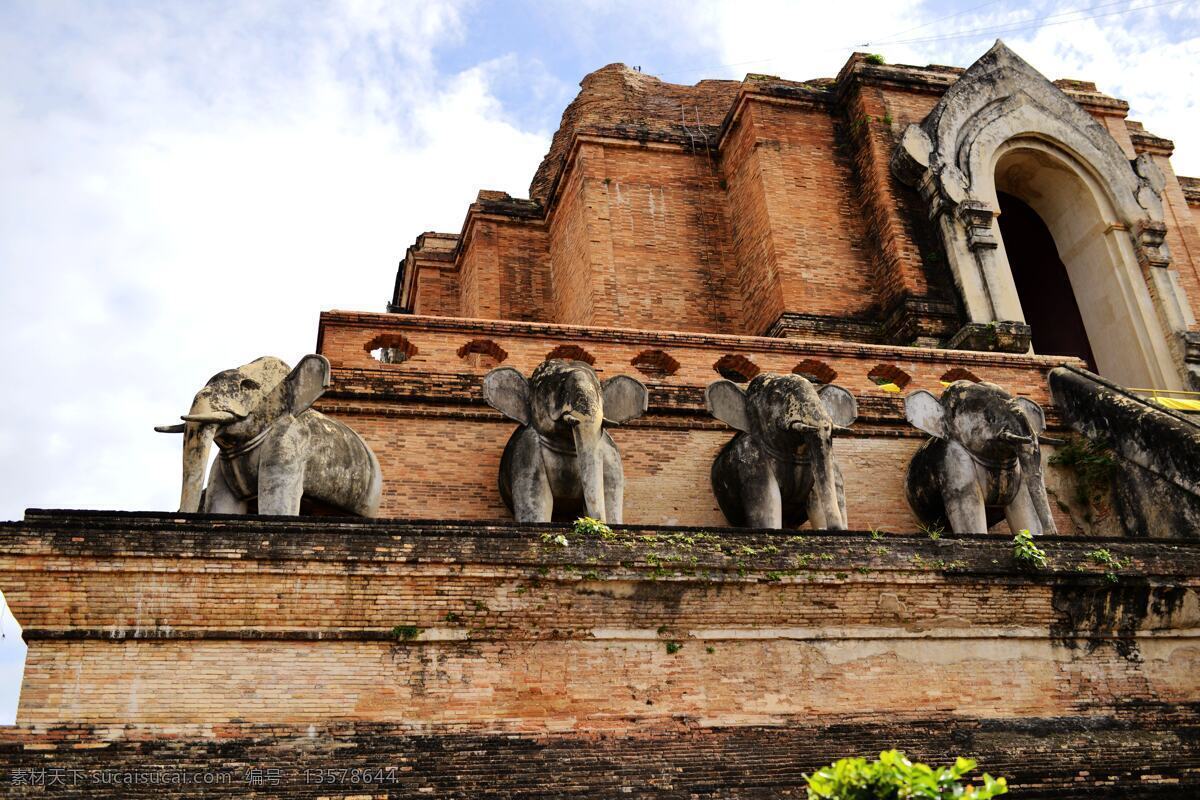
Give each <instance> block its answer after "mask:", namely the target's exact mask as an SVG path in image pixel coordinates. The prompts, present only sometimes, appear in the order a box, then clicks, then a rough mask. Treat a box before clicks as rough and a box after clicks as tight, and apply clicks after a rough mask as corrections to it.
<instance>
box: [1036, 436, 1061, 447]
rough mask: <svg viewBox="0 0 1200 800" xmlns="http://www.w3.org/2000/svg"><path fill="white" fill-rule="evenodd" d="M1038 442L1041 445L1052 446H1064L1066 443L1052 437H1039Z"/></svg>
mask: <svg viewBox="0 0 1200 800" xmlns="http://www.w3.org/2000/svg"><path fill="white" fill-rule="evenodd" d="M1038 441H1039V442H1041V443H1042V444H1053V445H1064V444H1066V443H1067V440H1066V439H1059V438H1056V437H1054V436H1039V437H1038Z"/></svg>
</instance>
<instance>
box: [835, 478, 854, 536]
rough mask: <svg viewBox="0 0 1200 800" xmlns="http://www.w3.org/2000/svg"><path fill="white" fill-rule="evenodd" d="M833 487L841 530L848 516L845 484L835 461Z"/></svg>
mask: <svg viewBox="0 0 1200 800" xmlns="http://www.w3.org/2000/svg"><path fill="white" fill-rule="evenodd" d="M833 488H834V490H835V491H836V492H837V504H838V512H839V513H840V514H841V515H842V530H847V529H849V527H850V518H849V517H848V516H847V515H846V486H845V484H844V483H843V482H842V469H841V467H839V466H838V465H837V464H836V463H835V464H834V465H833Z"/></svg>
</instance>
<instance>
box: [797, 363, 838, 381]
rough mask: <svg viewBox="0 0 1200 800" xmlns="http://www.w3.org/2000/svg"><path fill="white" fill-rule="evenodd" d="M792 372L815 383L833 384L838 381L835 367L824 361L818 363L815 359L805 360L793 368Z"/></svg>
mask: <svg viewBox="0 0 1200 800" xmlns="http://www.w3.org/2000/svg"><path fill="white" fill-rule="evenodd" d="M792 372H793V373H794V374H796V375H800V376H802V377H805V378H808V379H809V380H810V381H812V382H813V383H833V382H834V380H836V379H837V372H835V371H834V369H833V367H831V366H829V365H828V364H826V363H825V362H824V361H817V360H816V359H813V358H806V359H804V360H803V361H801V362H800V363H799V364H797V365H796V366H794V367H792Z"/></svg>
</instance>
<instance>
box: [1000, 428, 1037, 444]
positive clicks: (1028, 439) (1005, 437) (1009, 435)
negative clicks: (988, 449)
mask: <svg viewBox="0 0 1200 800" xmlns="http://www.w3.org/2000/svg"><path fill="white" fill-rule="evenodd" d="M1000 439H1001V440H1002V441H1005V442H1014V443H1016V444H1031V443H1032V442H1033V437H1032V436H1022V435H1021V434H1019V433H1013V432H1012V431H1004V432H1002V433H1001V434H1000Z"/></svg>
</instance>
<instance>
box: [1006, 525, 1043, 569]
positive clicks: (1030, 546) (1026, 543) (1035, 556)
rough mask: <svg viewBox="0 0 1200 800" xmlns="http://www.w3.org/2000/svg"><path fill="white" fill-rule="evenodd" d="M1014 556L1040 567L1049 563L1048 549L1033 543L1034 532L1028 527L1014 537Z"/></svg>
mask: <svg viewBox="0 0 1200 800" xmlns="http://www.w3.org/2000/svg"><path fill="white" fill-rule="evenodd" d="M1013 558H1015V559H1016V560H1017V561H1019V562H1021V563H1022V564H1027V565H1028V566H1031V567H1036V568H1038V569H1040V568H1042V567H1044V566H1046V563H1047V561H1046V551H1045V550H1043V549H1042V548H1040V547H1038V546H1037V545H1036V544H1034V543H1033V534H1031V533H1030V532H1029V529H1028V528H1026V529H1025V530H1023V531H1021V532H1020V533H1018V534H1017V535H1016V536H1014V537H1013Z"/></svg>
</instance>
